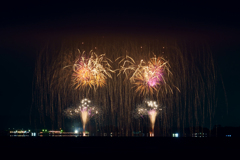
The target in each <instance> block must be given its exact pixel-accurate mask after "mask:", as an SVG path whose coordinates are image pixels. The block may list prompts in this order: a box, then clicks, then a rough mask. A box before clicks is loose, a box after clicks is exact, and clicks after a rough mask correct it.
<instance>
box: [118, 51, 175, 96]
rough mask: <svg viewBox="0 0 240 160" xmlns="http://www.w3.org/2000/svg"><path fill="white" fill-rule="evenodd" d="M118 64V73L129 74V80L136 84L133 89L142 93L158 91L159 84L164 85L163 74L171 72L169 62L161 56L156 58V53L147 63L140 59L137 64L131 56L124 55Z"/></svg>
mask: <svg viewBox="0 0 240 160" xmlns="http://www.w3.org/2000/svg"><path fill="white" fill-rule="evenodd" d="M120 58H121V57H119V58H117V59H116V60H118V59H120ZM119 64H121V66H120V69H118V70H119V74H120V73H122V72H123V73H124V74H125V75H126V78H128V76H129V77H130V78H129V80H130V82H131V83H133V84H134V85H136V90H135V91H136V92H140V93H143V94H147V93H149V92H150V93H151V94H152V93H153V92H154V90H155V91H158V86H159V85H161V84H164V85H166V81H165V78H164V74H166V73H168V74H169V73H171V72H170V70H169V68H170V66H169V63H168V62H167V61H166V60H165V59H164V58H163V57H158V58H156V55H154V57H153V58H151V59H150V60H149V61H148V63H146V62H144V60H141V61H140V63H139V64H138V65H136V64H135V61H134V60H133V58H131V57H129V56H126V57H125V58H123V59H122V60H121V61H120V62H119ZM119 74H118V75H119ZM128 74H130V75H128Z"/></svg>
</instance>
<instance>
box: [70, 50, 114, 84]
mask: <svg viewBox="0 0 240 160" xmlns="http://www.w3.org/2000/svg"><path fill="white" fill-rule="evenodd" d="M78 51H79V50H78ZM79 52H80V51H79ZM109 61H111V60H110V59H108V58H106V56H105V54H101V55H99V56H98V55H97V54H96V53H95V52H93V51H90V57H87V55H85V54H84V52H83V54H80V57H79V58H78V59H77V60H76V61H75V63H74V65H73V74H72V80H73V85H74V86H75V89H78V88H81V87H86V86H89V87H90V88H91V87H94V88H95V89H96V88H97V87H102V86H104V85H105V84H106V79H107V77H109V78H112V76H111V74H110V73H109V72H114V71H113V70H111V65H110V64H109Z"/></svg>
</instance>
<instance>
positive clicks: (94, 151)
mask: <svg viewBox="0 0 240 160" xmlns="http://www.w3.org/2000/svg"><path fill="white" fill-rule="evenodd" d="M239 142H240V138H180V137H179V138H162V137H161V138H160V137H158V138H157V137H4V136H2V137H0V151H1V153H4V154H6V155H11V156H12V155H14V153H15V152H17V153H18V154H17V155H19V154H20V155H24V156H26V155H28V154H34V155H35V156H37V157H38V156H41V157H42V158H43V159H44V157H48V156H47V155H53V156H58V157H59V156H60V157H61V155H65V156H66V155H67V156H70V155H71V156H73V157H74V155H78V156H80V155H81V156H90V157H92V156H97V155H106V156H108V157H109V156H110V158H111V156H112V154H114V155H113V157H112V158H111V159H116V158H117V157H119V156H124V155H132V156H140V157H141V155H144V154H145V155H155V156H160V155H167V156H178V154H179V153H181V154H182V155H188V156H189V155H191V154H193V153H194V157H195V158H196V157H198V156H201V155H203V154H204V155H205V154H212V155H214V156H215V157H216V156H217V157H221V155H222V154H228V155H232V154H229V152H230V153H235V154H236V153H240V143H239ZM8 152H11V153H13V154H8ZM90 159H91V158H90Z"/></svg>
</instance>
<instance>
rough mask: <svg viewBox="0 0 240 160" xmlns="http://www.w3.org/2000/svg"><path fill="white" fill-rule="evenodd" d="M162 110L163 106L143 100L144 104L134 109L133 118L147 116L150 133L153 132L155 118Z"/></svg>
mask: <svg viewBox="0 0 240 160" xmlns="http://www.w3.org/2000/svg"><path fill="white" fill-rule="evenodd" d="M162 109H163V106H161V105H159V104H157V102H156V101H149V100H145V103H143V104H140V105H138V106H137V108H136V112H135V116H136V118H137V117H139V116H140V117H142V118H143V117H144V116H148V117H149V119H150V122H151V127H152V132H154V125H155V121H156V117H157V115H158V114H159V112H161V111H162Z"/></svg>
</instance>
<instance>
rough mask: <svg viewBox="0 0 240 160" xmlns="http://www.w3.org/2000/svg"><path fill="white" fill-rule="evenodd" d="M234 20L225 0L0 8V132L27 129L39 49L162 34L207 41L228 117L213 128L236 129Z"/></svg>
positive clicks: (221, 114) (234, 8) (235, 13)
mask: <svg viewBox="0 0 240 160" xmlns="http://www.w3.org/2000/svg"><path fill="white" fill-rule="evenodd" d="M239 19H240V11H239V9H238V5H237V3H232V2H230V1H225V2H220V1H218V2H209V1H208V2H204V1H194V2H182V1H179V2H174V1H171V2H169V1H161V2H157V3H150V2H149V1H143V2H134V3H133V2H131V1H128V2H123V1H119V2H117V1H110V2H102V1H101V2H95V1H91V2H89V3H86V2H81V1H79V2H78V3H61V2H60V1H58V2H55V3H53V2H51V3H49V2H43V1H41V3H40V2H39V3H38V2H35V1H34V2H31V3H30V2H18V3H14V4H11V3H10V2H9V4H4V5H1V7H0V59H1V63H0V74H1V78H0V84H1V89H0V117H1V119H0V120H1V121H0V129H2V128H8V127H11V128H12V127H15V128H17V127H21V126H22V127H23V128H25V127H28V124H29V122H28V118H29V117H28V116H29V113H30V112H29V111H30V105H31V98H32V97H31V95H32V93H31V86H32V78H33V72H34V62H35V55H36V53H37V51H38V49H39V48H41V45H42V44H44V42H45V41H54V40H56V39H59V38H63V37H65V36H71V35H74V34H80V35H81V34H83V33H84V34H87V33H91V34H94V33H96V34H100V35H101V34H102V35H104V34H121V33H122V34H125V35H128V34H136V35H138V34H146V35H157V34H164V35H166V36H170V37H171V36H175V37H177V38H180V39H181V38H183V39H190V40H191V39H192V40H198V39H199V40H203V41H204V40H206V41H207V42H208V44H209V45H210V47H211V49H212V52H213V54H214V56H215V58H216V61H217V63H218V66H219V68H220V70H221V74H222V77H223V81H224V85H225V89H226V94H227V98H228V114H226V113H225V112H226V111H227V109H224V108H222V109H219V110H218V111H217V113H216V116H217V117H218V121H217V123H218V124H221V125H223V126H226V125H227V126H240V116H239V113H240V106H239V104H238V98H239V95H240V94H239V90H240V84H239V82H240V75H239V69H240V67H239V58H240V56H239V53H240V48H239V46H240V39H239V36H240V29H239V28H240V21H239ZM220 102H221V101H220ZM222 106H225V104H223V105H222Z"/></svg>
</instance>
